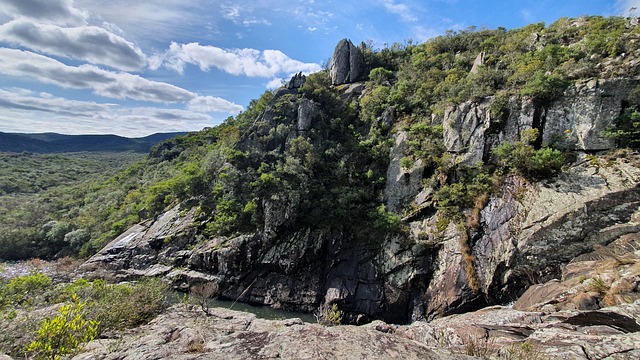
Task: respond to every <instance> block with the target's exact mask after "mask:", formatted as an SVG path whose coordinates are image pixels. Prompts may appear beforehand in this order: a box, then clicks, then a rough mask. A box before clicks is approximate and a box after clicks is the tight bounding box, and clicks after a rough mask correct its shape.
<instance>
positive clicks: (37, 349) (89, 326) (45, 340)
mask: <svg viewBox="0 0 640 360" xmlns="http://www.w3.org/2000/svg"><path fill="white" fill-rule="evenodd" d="M86 305H87V303H86V302H83V301H80V300H79V299H78V298H77V297H74V298H73V303H71V304H67V305H63V306H62V307H61V308H60V309H58V315H57V316H55V317H54V318H51V319H47V320H44V321H43V322H42V325H41V326H40V328H39V329H38V331H37V337H36V340H34V341H33V342H31V343H30V344H29V345H28V346H27V348H26V349H25V350H26V352H27V353H31V354H32V355H35V357H36V358H37V359H50V360H57V359H60V358H62V357H63V356H65V355H71V354H75V353H76V352H78V351H79V350H81V349H82V346H83V345H84V344H86V343H88V342H89V341H91V340H93V339H95V338H96V337H97V336H98V322H97V321H95V320H88V319H87V315H88V314H87V311H86V309H85V307H86Z"/></svg>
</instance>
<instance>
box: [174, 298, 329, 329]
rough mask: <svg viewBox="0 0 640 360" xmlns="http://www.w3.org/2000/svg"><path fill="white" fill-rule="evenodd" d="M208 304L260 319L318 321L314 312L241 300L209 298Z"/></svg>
mask: <svg viewBox="0 0 640 360" xmlns="http://www.w3.org/2000/svg"><path fill="white" fill-rule="evenodd" d="M182 296H183V293H178V296H177V302H179V301H180V300H181V299H182ZM207 304H208V305H209V307H211V308H214V307H218V308H223V309H229V310H235V311H244V312H248V313H251V314H254V315H256V316H257V317H258V318H259V319H267V320H284V319H291V318H299V319H300V320H302V321H304V322H306V323H315V322H316V318H315V317H314V316H313V315H312V314H307V313H301V312H293V311H285V310H281V309H274V308H272V307H269V306H259V305H251V304H247V303H242V302H239V301H236V302H234V301H231V300H220V299H209V300H207Z"/></svg>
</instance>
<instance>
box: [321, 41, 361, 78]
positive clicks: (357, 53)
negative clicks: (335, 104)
mask: <svg viewBox="0 0 640 360" xmlns="http://www.w3.org/2000/svg"><path fill="white" fill-rule="evenodd" d="M364 69H365V64H364V56H363V55H362V51H361V50H360V49H359V48H357V47H355V46H354V45H353V43H352V42H351V40H348V39H342V40H340V41H339V42H338V44H337V45H336V48H335V50H334V51H333V57H332V58H331V68H330V70H329V75H330V76H331V83H332V84H333V85H341V84H348V83H353V82H355V81H358V80H360V78H361V77H363V76H364V75H365V74H364Z"/></svg>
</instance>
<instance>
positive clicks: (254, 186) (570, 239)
mask: <svg viewBox="0 0 640 360" xmlns="http://www.w3.org/2000/svg"><path fill="white" fill-rule="evenodd" d="M632 20H633V19H625V18H617V17H612V18H602V17H583V18H578V19H560V20H558V21H557V22H555V23H553V24H551V25H549V26H545V24H532V25H530V26H527V27H525V28H521V29H514V30H506V29H503V28H499V29H495V30H485V29H482V30H477V29H467V30H463V31H458V32H455V31H452V32H448V33H447V34H446V35H444V36H440V37H436V38H434V39H431V40H429V41H427V42H426V43H424V44H418V45H414V44H412V43H406V44H394V45H392V46H391V47H388V48H385V49H381V50H375V49H371V48H370V47H369V46H367V45H366V44H364V43H363V44H360V45H359V46H357V47H356V46H354V44H352V43H351V42H350V41H349V40H347V39H345V40H342V41H340V43H338V45H337V46H336V49H335V51H334V54H333V57H332V61H331V69H330V70H328V71H322V72H318V73H314V74H311V75H308V76H304V75H302V74H298V75H296V76H294V77H293V78H292V79H291V81H290V82H289V83H288V84H287V85H286V86H283V87H282V88H280V89H278V90H276V91H273V92H272V91H267V92H265V93H264V94H263V95H262V96H261V97H260V98H259V99H256V100H254V101H252V102H251V103H250V104H249V106H248V107H247V110H246V111H245V112H243V113H241V114H239V115H238V116H236V117H235V118H230V119H228V120H227V121H225V122H224V123H223V124H222V125H220V126H218V127H216V128H211V129H206V130H203V131H201V132H198V133H190V134H186V135H184V136H180V137H176V138H173V139H169V140H165V141H163V142H162V143H160V144H158V145H157V146H155V147H154V148H153V149H152V150H151V151H150V153H149V156H148V157H147V158H145V159H144V161H142V162H139V163H136V164H135V165H133V166H131V167H130V168H128V169H127V170H125V171H123V172H121V173H119V174H118V175H116V176H114V177H113V178H111V179H109V180H108V181H104V182H100V183H97V184H92V186H91V188H90V190H86V191H84V192H81V193H80V194H81V195H80V196H78V197H76V198H69V199H67V200H66V203H65V204H64V205H60V207H59V208H58V209H57V210H56V209H52V211H51V213H52V214H56V215H54V216H52V217H50V218H49V219H48V220H49V221H51V220H53V221H62V220H64V222H65V224H67V227H66V228H64V229H62V230H60V231H52V229H50V228H47V229H45V230H47V231H46V232H44V234H45V236H44V237H43V236H40V237H38V235H37V233H38V231H36V230H35V229H37V228H38V227H36V226H34V227H33V228H32V230H31V231H32V232H33V233H32V234H25V233H22V234H19V236H18V235H15V234H17V232H19V230H16V232H14V238H13V239H18V238H19V239H29V236H31V239H35V240H34V241H32V242H31V244H40V245H41V247H44V245H45V244H47V243H46V241H47V235H48V234H52V235H56V239H58V240H60V239H61V240H60V241H58V242H57V243H56V244H55V246H49V247H47V249H48V253H47V254H43V256H50V257H52V258H55V257H56V256H59V255H60V254H68V253H72V252H75V253H80V254H81V255H83V256H89V255H93V256H91V257H90V258H89V259H88V260H87V261H86V262H85V263H84V264H83V265H82V266H81V267H80V270H79V274H81V275H82V276H85V277H89V278H100V279H107V280H109V281H115V282H117V281H129V280H136V279H140V278H145V277H160V278H162V279H164V280H165V281H167V282H168V283H171V285H172V286H173V288H175V289H178V290H183V291H191V292H192V293H196V292H197V291H196V289H200V290H199V291H201V292H202V289H201V288H198V286H202V285H203V284H205V285H206V284H209V286H211V288H210V290H211V291H210V292H209V293H208V294H207V295H208V296H216V297H220V298H223V299H231V300H239V301H243V302H248V303H253V304H261V305H268V306H272V307H276V308H281V309H288V310H296V311H304V312H313V311H318V309H320V316H321V317H323V316H324V318H325V319H327V318H333V319H335V315H337V314H336V312H338V314H339V315H340V321H341V322H343V323H350V324H363V323H368V322H370V321H372V320H376V319H378V320H383V321H386V322H389V323H395V324H406V323H414V324H415V326H414V325H408V326H407V327H393V329H391V328H384V326H383V325H381V326H382V328H381V329H382V330H379V329H378V330H376V331H384V332H385V333H387V332H395V331H398V332H400V333H402V334H403V335H402V336H404V337H406V338H409V339H411V340H416V341H425V342H428V341H432V342H431V343H432V344H434V343H437V342H442V341H445V339H444V336H439V335H438V334H440V333H441V332H442V333H444V332H447V334H449V333H452V334H454V335H452V338H453V339H454V342H455V341H457V343H456V345H455V346H462V345H461V344H463V343H465V344H469V343H471V342H472V341H471V340H470V339H471V336H476V335H477V334H472V333H470V332H466V331H467V330H465V329H466V327H467V325H468V324H469V323H470V322H471V318H472V317H474V318H473V323H474V324H476V323H481V324H483V325H482V326H480V325H478V326H476V327H474V329H476V330H477V331H478V333H479V334H481V335H479V336H481V338H482V339H485V340H486V339H487V338H488V337H489V335H490V334H493V336H497V337H499V338H500V339H501V340H500V341H501V344H503V345H504V347H506V346H507V345H513V344H516V343H517V344H520V342H519V341H520V340H522V342H524V341H525V339H527V340H529V339H531V340H532V341H535V342H538V343H539V346H540V348H543V349H545V352H546V353H547V354H548V355H549V356H553V354H556V352H555V350H556V347H554V346H555V345H554V344H550V343H549V342H546V341H545V339H548V338H554V339H555V338H557V340H558V341H557V344H558V345H557V346H558V347H562V349H563V351H564V352H562V354H564V355H562V356H566V357H567V358H594V357H595V356H596V355H593V354H594V353H598V354H599V351H600V349H599V348H598V347H597V346H596V347H594V346H593V343H597V344H606V343H608V341H613V342H615V344H623V343H624V346H623V345H620V346H619V347H618V348H616V350H612V351H611V352H609V353H608V354H605V355H603V356H601V357H600V355H597V356H598V358H605V357H606V356H609V355H612V354H617V353H621V354H622V353H626V352H629V354H632V356H633V354H637V349H638V347H640V343H639V342H638V337H637V334H638V329H639V327H640V324H638V323H637V322H636V321H635V320H633V315H632V314H637V311H638V309H637V306H638V303H639V302H638V299H640V292H639V291H638V284H640V280H639V279H640V268H639V267H638V258H639V257H640V256H639V254H638V253H637V246H638V244H639V241H640V238H638V234H639V231H640V216H639V212H638V209H639V208H640V185H639V184H640V155H639V154H638V147H639V145H640V123H639V122H638V119H639V118H640V42H639V41H640V27H638V26H637V22H635V21H632ZM56 216H60V218H56ZM80 229H83V230H84V231H85V233H86V234H87V235H88V236H86V237H84V238H82V240H77V241H73V242H72V241H66V240H65V239H67V234H69V233H71V232H72V231H78V230H80ZM40 234H41V235H42V234H43V233H42V232H40ZM5 236H6V235H5ZM6 238H7V237H5V239H6ZM70 239H75V237H73V236H71V237H70ZM1 241H3V238H0V242H1ZM22 241H25V240H22ZM14 243H15V241H12V242H9V241H6V240H5V244H14ZM594 269H596V270H597V271H595V270H594ZM532 285H535V286H532ZM536 289H542V290H540V293H542V294H543V295H540V293H532V292H534V291H536ZM196 295H197V294H196ZM514 301H517V303H516V304H518V305H517V310H512V309H510V308H507V307H495V308H490V309H488V310H483V311H481V312H478V313H474V314H472V315H468V317H465V315H460V316H456V315H455V314H460V313H465V312H470V311H474V310H478V309H480V308H483V307H486V306H491V305H504V304H507V303H510V302H514ZM634 302H635V303H634ZM604 308H607V309H608V310H604ZM567 311H574V312H579V313H578V314H575V313H571V315H567V313H566V312H567ZM177 312H178V310H176V308H174V309H173V310H171V313H170V314H175V313H177ZM612 313H615V314H618V315H606V314H612ZM170 314H169V315H166V317H171V316H173V315H170ZM180 314H182V313H180ZM492 314H497V315H495V317H492V316H493V315H492ZM541 314H550V315H549V316H548V317H546V316H543V315H541ZM584 314H586V315H584ZM603 314H605V315H603ZM180 316H187V315H178V317H180ZM446 316H449V317H448V318H447V319H448V320H450V321H451V324H453V325H451V326H448V325H446V324H444V325H443V324H442V323H441V322H440V321H441V320H437V319H439V318H443V317H446ZM562 316H565V317H564V318H563V317H562ZM574 316H575V317H574ZM607 316H609V317H608V318H607ZM611 316H613V318H614V319H622V320H620V321H623V322H624V324H625V325H624V326H622V325H620V326H617V325H615V321H613V320H610V318H611ZM475 317H477V318H475ZM602 317H605V318H607V319H609V320H602ZM478 318H479V320H478ZM226 320H233V318H231V319H226ZM424 320H427V321H433V323H432V324H431V325H425V324H422V323H421V322H420V321H424ZM456 321H458V322H456ZM612 321H613V322H612ZM514 323H518V324H516V325H514ZM230 324H233V321H232V322H230ZM438 324H440V325H438ZM566 324H571V325H575V326H576V327H577V326H583V327H584V329H585V330H584V331H585V333H588V331H593V337H590V338H588V337H586V336H583V335H584V334H585V333H582V332H581V331H582V330H579V331H578V330H576V329H577V328H571V329H569V328H568V327H567V326H566ZM547 325H548V326H547ZM229 326H231V325H229ZM256 326H258V325H256ZM287 326H288V325H287ZM374 326H377V325H374ZM598 326H604V327H612V328H614V330H615V331H618V332H615V331H611V332H607V331H608V330H607V331H605V330H603V329H602V328H601V327H598ZM616 326H617V327H616ZM249 327H250V326H249V325H247V327H246V328H245V329H244V331H249ZM350 329H351V328H347V329H341V330H337V331H338V332H342V331H344V332H348V331H350ZM385 329H386V330H385ZM557 329H564V330H557ZM607 329H608V328H607ZM621 329H622V330H621ZM209 330H210V331H211V333H215V331H217V330H215V329H209ZM209 330H208V331H209ZM307 330H308V331H311V332H321V331H322V330H318V329H314V328H311V329H310V330H309V328H307ZM556 330H557V331H559V332H554V331H556ZM565 330H566V331H565ZM141 331H149V332H151V333H153V334H157V333H168V331H169V330H166V329H165V328H163V324H162V323H157V322H156V323H152V324H150V325H149V326H148V327H146V328H144V329H142V330H141ZM265 331H266V330H265ZM278 331H279V330H278ZM282 331H286V330H282ZM301 331H302V330H301ZM367 331H368V330H367ZM562 331H565V332H562ZM178 332H179V331H178ZM328 332H331V331H328ZM363 333H365V332H364V331H363ZM560 333H561V335H558V334H560ZM631 333H633V334H632V335H629V336H627V334H631ZM171 334H173V332H171ZM240 334H241V335H237V336H238V338H235V336H236V335H233V333H232V334H227V335H229V336H231V337H234V340H233V341H236V340H237V341H239V342H241V344H243V345H241V347H243V349H246V347H247V346H249V348H250V350H247V351H249V352H251V351H253V353H252V354H254V355H255V354H258V352H259V351H260V349H257V348H259V346H256V347H255V348H253V347H251V346H254V345H255V344H254V345H251V344H247V343H245V342H242V341H243V339H245V340H246V338H242V336H249V335H248V334H247V333H240ZM242 334H244V335H242ZM365 334H368V335H366V336H370V335H371V334H369V333H365ZM375 334H377V333H375ZM434 334H435V335H434ZM496 334H497V335H496ZM505 334H506V335H505ZM588 334H592V333H588ZM253 335H255V334H253ZM377 335H379V334H377ZM185 336H188V335H185ZM189 336H190V335H189ZM256 336H257V335H256ZM260 336H261V337H260V339H262V341H263V342H264V344H268V343H270V341H271V339H273V337H270V336H269V335H268V334H265V333H264V332H263V333H262V335H260ZM326 336H327V337H330V335H326ZM371 336H373V335H371ZM559 336H563V337H562V338H559ZM374 337H376V336H374ZM465 337H466V340H465ZM376 338H377V337H376ZM429 339H431V340H429ZM476 339H478V338H476ZM575 339H579V340H580V342H579V344H580V345H579V347H581V348H580V349H577V350H576V349H575V348H574V347H572V346H574V345H575V343H574V340H575ZM130 340H131V341H133V342H136V341H137V340H136V339H134V337H131V339H130ZM458 340H459V341H458ZM216 341H217V340H216ZM398 341H400V340H398ZM402 341H404V340H402ZM576 341H577V340H576ZM223 343H224V341H223ZM403 344H404V343H403ZM485 344H486V341H485ZM629 344H630V345H629ZM214 345H215V344H210V346H211V347H213V346H214ZM476 345H477V343H476ZM627 345H628V346H627ZM274 346H275V345H274ZM407 346H410V345H407ZM440 346H442V344H441V345H440ZM576 346H577V345H576ZM625 346H626V347H625ZM623 347H624V349H626V350H620V349H621V348H623ZM145 349H146V348H145ZM206 349H209V350H210V348H206ZM206 349H205V347H204V345H203V348H202V351H205V350H206ZM146 350H148V351H149V352H151V353H154V352H155V351H156V350H157V348H154V349H146ZM423 350H424V349H423V348H422V347H420V348H419V349H415V352H416V354H420V353H424V354H431V350H429V351H426V350H424V351H423ZM92 351H96V352H100V351H101V350H100V349H99V348H98V349H94V350H92ZM363 351H364V350H363ZM412 351H413V350H412ZM214 353H215V352H214ZM473 355H478V354H473ZM274 356H275V355H274ZM416 356H417V355H416ZM429 356H431V355H429ZM522 356H525V355H522ZM527 356H528V355H527ZM525 358H527V357H526V356H525Z"/></svg>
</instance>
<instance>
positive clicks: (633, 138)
mask: <svg viewBox="0 0 640 360" xmlns="http://www.w3.org/2000/svg"><path fill="white" fill-rule="evenodd" d="M604 135H605V136H606V137H609V138H611V139H614V140H615V142H616V145H617V146H619V147H628V148H632V149H639V148H640V111H638V109H637V108H636V107H635V106H634V107H630V108H627V109H625V111H624V112H623V113H622V115H620V116H619V117H618V118H617V119H616V122H615V127H613V128H609V129H607V130H605V132H604Z"/></svg>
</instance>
